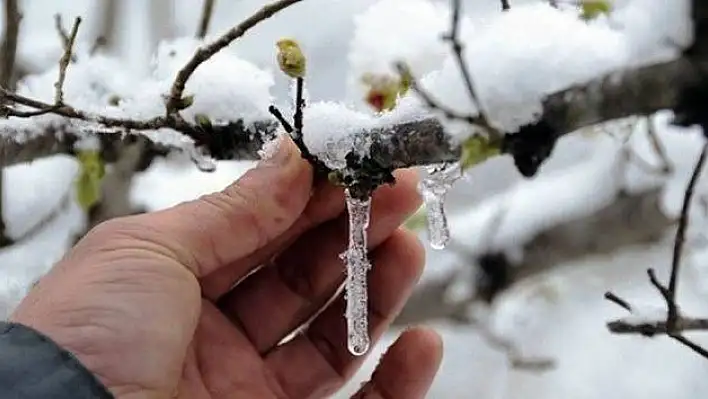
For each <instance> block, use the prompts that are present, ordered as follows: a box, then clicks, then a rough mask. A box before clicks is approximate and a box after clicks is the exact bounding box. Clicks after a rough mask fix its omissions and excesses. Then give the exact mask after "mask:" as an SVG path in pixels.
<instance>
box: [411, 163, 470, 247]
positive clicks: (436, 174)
mask: <svg viewBox="0 0 708 399" xmlns="http://www.w3.org/2000/svg"><path fill="white" fill-rule="evenodd" d="M426 171H427V172H428V174H429V175H428V177H426V178H425V179H423V180H422V181H421V182H420V184H419V185H418V189H419V190H420V193H421V195H422V196H423V202H424V203H425V209H426V213H427V219H428V237H429V238H428V239H429V240H430V247H431V248H433V249H443V248H445V245H447V242H448V241H449V240H450V229H449V228H448V226H447V217H446V216H445V209H444V203H445V194H447V191H448V190H449V189H450V188H451V187H452V184H453V183H454V182H455V181H457V180H458V179H460V178H461V177H462V170H461V169H460V164H459V163H455V164H452V165H445V164H441V165H432V166H429V167H427V168H426Z"/></svg>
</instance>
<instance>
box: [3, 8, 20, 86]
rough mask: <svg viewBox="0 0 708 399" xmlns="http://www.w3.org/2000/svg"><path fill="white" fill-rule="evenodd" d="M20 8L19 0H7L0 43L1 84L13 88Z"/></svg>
mask: <svg viewBox="0 0 708 399" xmlns="http://www.w3.org/2000/svg"><path fill="white" fill-rule="evenodd" d="M21 20H22V15H20V9H19V7H18V4H17V0H5V32H4V34H3V38H2V44H1V45H0V57H2V66H1V67H0V86H2V87H5V88H8V89H13V88H14V81H13V76H14V72H15V58H16V57H17V39H18V36H19V32H20V21H21Z"/></svg>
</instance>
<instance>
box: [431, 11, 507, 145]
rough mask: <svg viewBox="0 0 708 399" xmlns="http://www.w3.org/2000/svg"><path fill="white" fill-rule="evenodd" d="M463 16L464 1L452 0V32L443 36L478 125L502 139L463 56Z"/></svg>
mask: <svg viewBox="0 0 708 399" xmlns="http://www.w3.org/2000/svg"><path fill="white" fill-rule="evenodd" d="M502 8H503V9H504V10H508V9H509V3H508V2H507V1H506V0H502ZM461 14H462V0H452V14H451V20H450V32H449V33H448V34H446V35H445V36H443V40H445V41H447V42H449V43H450V47H451V48H452V53H453V55H454V57H455V60H456V61H457V66H458V68H459V70H460V73H461V74H462V80H463V81H464V83H465V89H466V90H467V94H468V95H469V97H470V100H472V103H473V104H474V105H475V106H476V107H477V112H478V113H479V116H478V117H477V120H478V122H477V123H478V124H479V125H480V126H481V127H482V128H484V129H485V130H486V131H487V133H488V134H489V135H490V137H492V138H493V139H501V137H500V136H501V133H500V132H499V131H498V130H497V129H495V128H494V127H492V125H491V124H490V123H489V120H488V119H487V115H486V113H485V112H484V107H483V106H482V102H481V101H480V100H479V96H478V95H477V91H476V90H475V88H474V83H473V81H472V75H471V74H470V68H469V65H467V61H466V60H465V57H464V55H463V52H464V45H463V44H462V42H461V41H460V38H459V35H460V16H461Z"/></svg>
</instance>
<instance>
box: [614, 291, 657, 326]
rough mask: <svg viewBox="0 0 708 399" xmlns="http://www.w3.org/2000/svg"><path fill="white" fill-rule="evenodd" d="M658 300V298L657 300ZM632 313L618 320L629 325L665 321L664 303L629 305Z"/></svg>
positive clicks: (633, 303)
mask: <svg viewBox="0 0 708 399" xmlns="http://www.w3.org/2000/svg"><path fill="white" fill-rule="evenodd" d="M657 299H658V298H657ZM631 306H632V312H631V313H630V315H629V316H625V317H622V318H620V319H619V320H621V321H623V322H625V323H627V324H630V325H635V326H636V325H641V324H655V323H658V322H661V321H665V320H666V303H661V302H658V301H657V302H650V303H635V302H632V303H631Z"/></svg>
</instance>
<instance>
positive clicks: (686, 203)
mask: <svg viewBox="0 0 708 399" xmlns="http://www.w3.org/2000/svg"><path fill="white" fill-rule="evenodd" d="M707 155H708V144H705V145H704V146H703V149H702V150H701V154H700V155H699V157H698V161H697V162H696V165H695V166H694V167H693V173H692V174H691V179H690V180H689V181H688V185H687V186H686V193H685V195H684V198H683V205H682V206H681V217H680V219H679V226H678V231H677V232H676V239H675V241H674V252H673V259H672V261H671V276H670V278H669V286H668V293H669V298H667V302H668V303H673V304H675V303H676V290H677V289H678V275H679V271H680V270H681V257H682V254H683V242H684V240H685V237H686V228H687V227H688V218H689V213H690V212H691V200H692V199H693V191H694V189H695V187H696V184H697V183H698V179H699V178H700V176H701V172H702V171H703V165H704V164H705V161H706V156H707ZM677 316H678V314H674V315H673V317H674V318H675V317H677ZM669 319H672V315H671V314H670V315H669ZM669 323H671V320H669Z"/></svg>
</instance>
